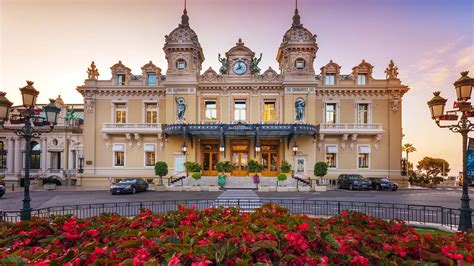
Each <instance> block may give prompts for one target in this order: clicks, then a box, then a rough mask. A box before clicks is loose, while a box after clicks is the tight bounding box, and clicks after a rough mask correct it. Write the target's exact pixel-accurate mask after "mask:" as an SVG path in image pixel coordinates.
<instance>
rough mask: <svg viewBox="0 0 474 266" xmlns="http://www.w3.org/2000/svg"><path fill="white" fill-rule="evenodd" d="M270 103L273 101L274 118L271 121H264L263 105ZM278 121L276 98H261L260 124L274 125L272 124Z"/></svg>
mask: <svg viewBox="0 0 474 266" xmlns="http://www.w3.org/2000/svg"><path fill="white" fill-rule="evenodd" d="M270 101H273V102H274V104H275V108H274V113H275V115H274V117H275V119H273V120H265V103H266V102H270ZM278 121H279V116H278V99H277V98H266V97H265V98H263V99H262V122H264V123H274V122H278Z"/></svg>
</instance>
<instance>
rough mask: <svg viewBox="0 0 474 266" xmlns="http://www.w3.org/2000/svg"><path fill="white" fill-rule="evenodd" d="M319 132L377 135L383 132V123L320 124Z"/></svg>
mask: <svg viewBox="0 0 474 266" xmlns="http://www.w3.org/2000/svg"><path fill="white" fill-rule="evenodd" d="M319 133H322V134H336V135H342V134H367V135H375V134H381V133H383V127H382V124H356V123H339V124H320V125H319Z"/></svg>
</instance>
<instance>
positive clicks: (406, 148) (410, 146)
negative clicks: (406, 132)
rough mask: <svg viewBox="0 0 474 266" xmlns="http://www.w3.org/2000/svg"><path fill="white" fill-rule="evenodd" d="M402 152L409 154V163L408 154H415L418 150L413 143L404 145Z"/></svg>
mask: <svg viewBox="0 0 474 266" xmlns="http://www.w3.org/2000/svg"><path fill="white" fill-rule="evenodd" d="M402 151H404V152H406V153H407V162H408V154H409V153H410V152H415V151H416V148H415V146H413V144H411V143H405V144H403V146H402Z"/></svg>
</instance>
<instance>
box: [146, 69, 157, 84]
mask: <svg viewBox="0 0 474 266" xmlns="http://www.w3.org/2000/svg"><path fill="white" fill-rule="evenodd" d="M151 76H155V83H152V84H150V77H151ZM146 83H147V85H148V86H156V85H158V75H156V73H154V72H148V73H147V74H146Z"/></svg>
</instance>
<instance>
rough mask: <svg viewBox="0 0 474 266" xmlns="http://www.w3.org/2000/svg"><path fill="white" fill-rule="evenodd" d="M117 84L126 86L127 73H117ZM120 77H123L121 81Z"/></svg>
mask: <svg viewBox="0 0 474 266" xmlns="http://www.w3.org/2000/svg"><path fill="white" fill-rule="evenodd" d="M116 77H117V86H125V85H126V81H125V73H117V74H116ZM120 77H122V79H121V82H120Z"/></svg>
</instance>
